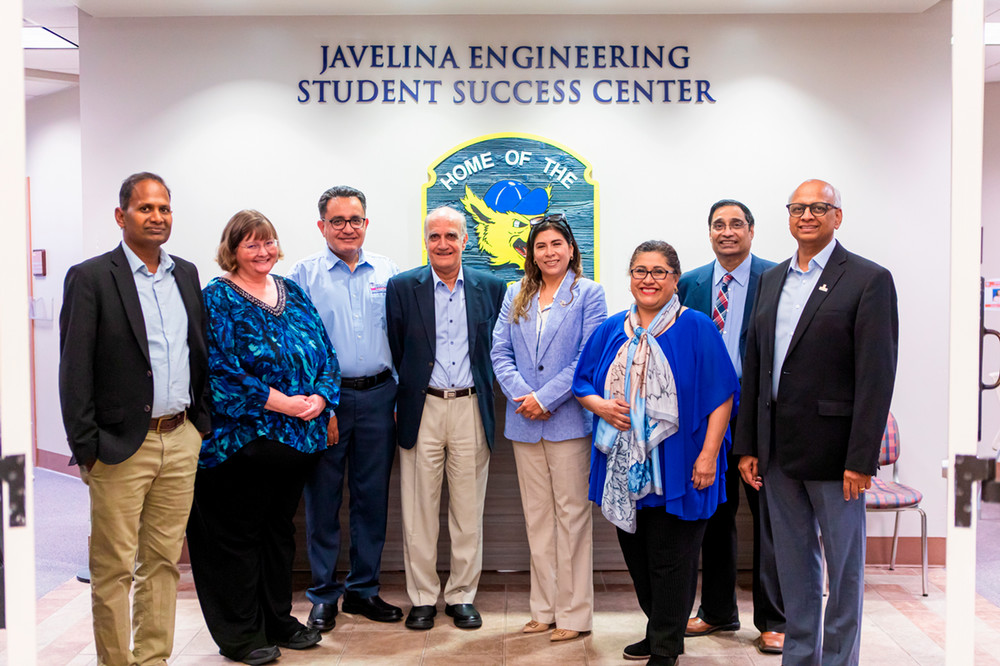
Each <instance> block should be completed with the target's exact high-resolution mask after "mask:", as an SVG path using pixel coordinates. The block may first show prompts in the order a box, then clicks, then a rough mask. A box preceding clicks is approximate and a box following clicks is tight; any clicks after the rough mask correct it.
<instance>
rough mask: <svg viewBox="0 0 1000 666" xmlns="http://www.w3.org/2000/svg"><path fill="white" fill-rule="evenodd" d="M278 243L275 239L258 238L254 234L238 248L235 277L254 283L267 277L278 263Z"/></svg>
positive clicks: (241, 242) (245, 239) (240, 243)
mask: <svg viewBox="0 0 1000 666" xmlns="http://www.w3.org/2000/svg"><path fill="white" fill-rule="evenodd" d="M278 254H279V249H278V241H277V239H274V238H258V237H257V234H252V235H250V236H248V237H246V238H244V239H243V240H241V241H240V242H239V244H238V245H237V246H236V270H234V271H233V273H234V274H235V275H238V276H239V277H242V278H243V279H246V280H250V281H252V280H253V279H254V278H255V277H257V278H259V277H260V276H262V275H267V274H268V273H270V272H271V269H272V268H273V267H274V264H275V263H277V261H278Z"/></svg>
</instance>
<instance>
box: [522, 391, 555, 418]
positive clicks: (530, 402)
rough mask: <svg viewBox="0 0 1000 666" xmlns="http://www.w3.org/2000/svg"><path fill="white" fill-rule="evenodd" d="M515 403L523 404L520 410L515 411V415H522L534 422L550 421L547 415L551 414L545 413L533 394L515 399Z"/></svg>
mask: <svg viewBox="0 0 1000 666" xmlns="http://www.w3.org/2000/svg"><path fill="white" fill-rule="evenodd" d="M514 402H519V403H521V404H520V406H518V408H517V409H515V410H514V413H515V414H520V415H521V416H523V417H524V418H526V419H531V420H532V421H535V420H542V421H544V420H546V419H548V416H546V414H549V412H547V411H544V410H543V409H542V407H541V405H539V404H538V400H536V399H535V396H534V395H533V394H531V393H528V394H527V395H522V396H521V397H520V398H514Z"/></svg>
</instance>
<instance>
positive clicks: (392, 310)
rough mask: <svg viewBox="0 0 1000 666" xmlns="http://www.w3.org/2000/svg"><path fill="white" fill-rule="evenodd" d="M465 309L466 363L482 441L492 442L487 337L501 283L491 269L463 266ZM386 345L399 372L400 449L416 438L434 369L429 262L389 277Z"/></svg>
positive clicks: (410, 445)
mask: <svg viewBox="0 0 1000 666" xmlns="http://www.w3.org/2000/svg"><path fill="white" fill-rule="evenodd" d="M463 274H464V280H465V282H464V284H465V314H466V320H467V322H468V326H469V365H470V366H471V368H472V380H473V383H474V384H475V387H476V397H477V398H478V401H479V413H480V415H481V416H482V420H483V429H484V430H485V431H486V442H487V443H488V444H489V446H490V449H492V448H493V430H494V428H495V424H496V417H495V415H494V412H493V364H492V363H491V362H490V341H491V338H492V335H493V327H494V325H495V324H496V321H497V315H498V314H499V313H500V306H501V305H502V304H503V296H504V292H505V291H506V285H504V283H503V281H502V280H500V279H499V278H497V277H494V276H493V275H491V274H490V273H485V272H483V271H477V270H475V269H472V268H469V267H467V266H466V267H463ZM385 308H386V311H385V320H386V325H387V326H388V334H389V349H390V350H391V351H392V362H393V365H395V366H396V372H397V373H398V374H399V391H398V393H397V394H396V441H397V442H398V444H399V445H400V446H401V447H403V448H404V449H412V448H413V446H414V445H415V444H416V443H417V432H418V431H419V430H420V417H421V415H422V414H423V411H424V397H425V396H426V395H427V386H428V384H429V382H430V379H431V371H432V370H433V369H434V354H435V344H436V339H437V335H436V327H435V324H434V278H433V276H432V275H431V268H430V266H420V267H418V268H414V269H411V270H408V271H405V272H403V273H400V274H399V275H396V276H395V277H393V278H391V279H390V280H389V284H388V286H387V287H386V295H385Z"/></svg>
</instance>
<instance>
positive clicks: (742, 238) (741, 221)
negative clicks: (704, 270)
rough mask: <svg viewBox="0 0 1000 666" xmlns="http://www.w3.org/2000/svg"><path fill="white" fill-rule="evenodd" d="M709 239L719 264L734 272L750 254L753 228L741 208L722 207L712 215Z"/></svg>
mask: <svg viewBox="0 0 1000 666" xmlns="http://www.w3.org/2000/svg"><path fill="white" fill-rule="evenodd" d="M708 238H709V240H710V241H711V242H712V251H713V252H715V257H716V259H718V260H719V263H720V264H722V265H723V266H725V267H726V269H727V270H732V269H734V268H736V267H737V266H739V265H740V264H741V263H742V262H743V260H744V259H746V258H747V255H749V254H750V242H751V241H752V240H753V227H752V226H750V225H749V224H748V223H747V216H746V214H745V213H744V212H743V209H742V208H740V207H739V206H721V207H719V208H717V209H716V210H715V212H714V213H713V214H712V221H711V222H710V223H709V227H708Z"/></svg>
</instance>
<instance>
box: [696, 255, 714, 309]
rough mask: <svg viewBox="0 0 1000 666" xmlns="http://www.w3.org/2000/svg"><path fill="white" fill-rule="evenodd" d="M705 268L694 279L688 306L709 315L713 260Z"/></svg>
mask: <svg viewBox="0 0 1000 666" xmlns="http://www.w3.org/2000/svg"><path fill="white" fill-rule="evenodd" d="M705 268H706V270H704V271H701V272H700V274H699V275H698V277H697V279H696V280H695V289H694V293H693V294H692V296H693V299H692V303H691V305H690V307H692V308H694V309H695V310H698V311H699V312H704V313H705V314H707V315H708V316H709V317H711V316H712V298H713V294H712V291H713V290H714V287H715V285H714V284H712V278H713V277H714V276H715V262H714V261H713V262H712V263H710V264H709V265H708V266H706V267H705Z"/></svg>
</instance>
